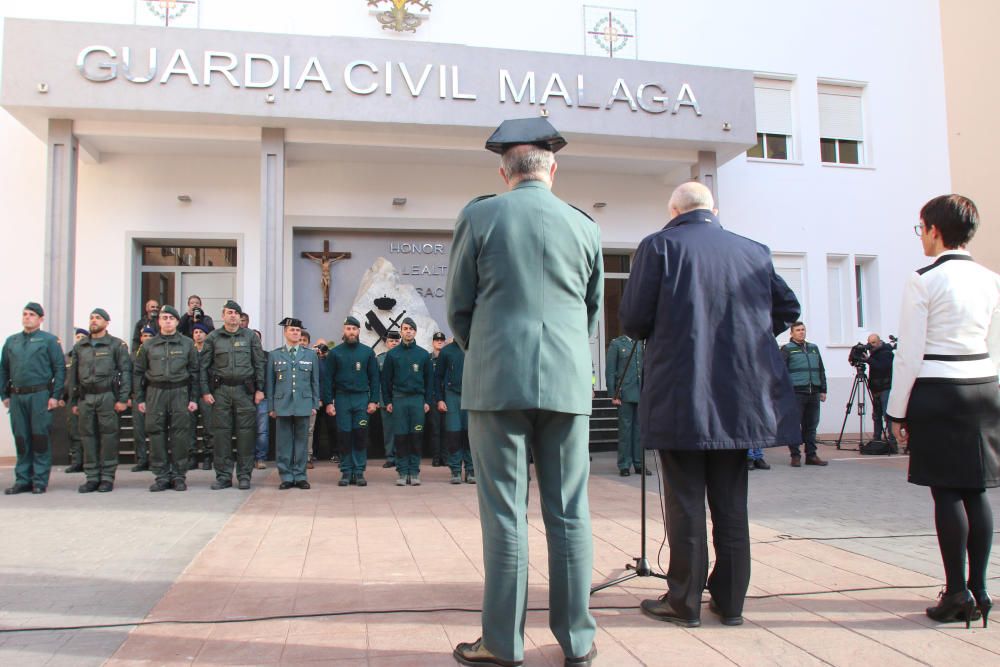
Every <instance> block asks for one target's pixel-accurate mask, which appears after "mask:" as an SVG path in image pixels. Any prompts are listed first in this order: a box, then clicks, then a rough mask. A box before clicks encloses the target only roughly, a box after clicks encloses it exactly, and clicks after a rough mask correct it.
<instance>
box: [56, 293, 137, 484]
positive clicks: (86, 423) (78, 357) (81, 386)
mask: <svg viewBox="0 0 1000 667" xmlns="http://www.w3.org/2000/svg"><path fill="white" fill-rule="evenodd" d="M110 321H111V317H110V316H109V315H108V311H106V310H104V309H103V308H95V309H94V310H93V311H92V312H91V313H90V336H89V337H87V338H84V339H82V340H80V341H77V343H76V345H74V346H73V358H74V362H73V366H72V369H71V372H70V374H69V377H68V378H67V385H68V386H69V388H70V390H69V395H70V405H71V408H70V409H71V410H72V411H73V414H75V415H77V416H78V417H79V418H80V440H81V441H82V442H83V472H84V473H85V474H86V475H87V481H86V482H84V483H83V484H81V485H80V488H79V489H78V491H79V492H80V493H92V492H94V491H99V492H101V493H107V492H108V491H111V490H112V489H113V488H114V485H115V472H116V471H117V470H118V448H119V444H120V440H119V433H118V426H119V425H118V415H120V414H121V413H122V412H124V411H125V410H126V409H127V408H128V399H129V393H130V392H131V391H132V361H131V359H129V356H128V345H126V344H125V341H123V340H121V339H120V338H115V337H114V336H112V335H111V334H109V333H108V323H109V322H110Z"/></svg>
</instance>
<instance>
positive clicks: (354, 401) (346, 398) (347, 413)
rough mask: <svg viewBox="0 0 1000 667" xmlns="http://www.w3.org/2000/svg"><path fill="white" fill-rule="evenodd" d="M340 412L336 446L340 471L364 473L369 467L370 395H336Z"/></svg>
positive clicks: (338, 414)
mask: <svg viewBox="0 0 1000 667" xmlns="http://www.w3.org/2000/svg"><path fill="white" fill-rule="evenodd" d="M333 407H334V408H335V409H336V410H337V415H336V419H337V444H338V447H339V449H340V472H342V473H344V474H345V475H356V474H359V473H363V472H364V471H365V468H367V467H368V420H369V418H370V417H371V415H369V414H368V392H367V391H345V392H337V394H336V395H335V396H334V399H333Z"/></svg>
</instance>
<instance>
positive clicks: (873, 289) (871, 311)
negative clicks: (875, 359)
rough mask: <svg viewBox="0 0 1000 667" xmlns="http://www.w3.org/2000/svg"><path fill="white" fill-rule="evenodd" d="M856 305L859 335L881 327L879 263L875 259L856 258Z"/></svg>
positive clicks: (859, 256) (866, 257)
mask: <svg viewBox="0 0 1000 667" xmlns="http://www.w3.org/2000/svg"><path fill="white" fill-rule="evenodd" d="M854 303H855V307H854V310H855V314H856V317H857V320H856V321H857V323H858V329H860V330H861V331H859V332H858V333H859V335H861V334H864V333H866V332H871V331H875V330H876V329H878V327H879V320H880V318H879V314H880V313H879V310H880V309H879V298H878V262H877V260H876V258H875V257H871V256H862V255H855V257H854Z"/></svg>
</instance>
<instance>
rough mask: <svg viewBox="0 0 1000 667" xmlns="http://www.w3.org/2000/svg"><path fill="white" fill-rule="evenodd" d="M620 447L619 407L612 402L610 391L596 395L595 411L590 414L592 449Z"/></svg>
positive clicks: (608, 449) (606, 449)
mask: <svg viewBox="0 0 1000 667" xmlns="http://www.w3.org/2000/svg"><path fill="white" fill-rule="evenodd" d="M617 449H618V408H616V407H615V406H613V405H612V404H611V397H610V396H608V392H606V391H599V392H597V394H596V395H595V396H594V411H593V412H592V413H591V415H590V451H592V452H613V451H616V450H617Z"/></svg>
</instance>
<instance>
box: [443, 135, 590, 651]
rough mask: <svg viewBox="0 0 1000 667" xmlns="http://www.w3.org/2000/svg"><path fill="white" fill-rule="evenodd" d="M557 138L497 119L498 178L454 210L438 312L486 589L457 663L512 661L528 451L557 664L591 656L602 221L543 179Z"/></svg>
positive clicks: (518, 622)
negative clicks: (491, 191) (454, 383)
mask: <svg viewBox="0 0 1000 667" xmlns="http://www.w3.org/2000/svg"><path fill="white" fill-rule="evenodd" d="M565 144H566V142H565V140H564V139H563V138H562V137H561V136H560V135H559V133H558V132H556V131H555V128H553V127H552V126H551V125H550V124H549V123H548V121H547V120H545V119H544V118H531V119H524V120H509V121H505V122H504V123H503V124H502V125H501V126H500V127H499V128H498V129H497V131H496V132H494V133H493V136H492V137H490V139H489V141H487V143H486V147H487V149H489V150H491V151H493V152H495V153H499V154H500V155H502V158H501V163H500V164H501V166H500V175H501V176H502V177H503V180H504V182H505V183H506V184H507V186H508V187H509V188H510V191H509V192H507V193H505V194H502V195H499V196H497V197H492V198H484V197H480V198H479V199H477V200H475V201H473V202H471V203H470V204H468V205H467V206H466V207H465V209H464V210H463V211H462V212H461V214H459V217H458V221H457V223H456V225H455V236H454V241H453V243H452V249H451V261H450V262H449V263H448V265H449V266H448V288H447V294H448V323H449V325H451V330H452V332H453V333H454V336H455V340H456V341H457V342H458V344H459V345H460V346H462V347H463V348H464V349H465V370H464V381H463V382H462V407H463V408H465V409H467V410H468V411H469V440H470V442H471V445H472V458H473V461H474V462H475V465H476V472H477V473H478V474H479V480H480V484H479V485H478V486H477V487H476V488H477V489H478V496H479V517H480V522H481V524H482V533H483V560H484V566H485V568H484V569H485V579H486V581H485V593H484V595H483V614H482V632H483V634H482V637H481V638H480V639H479V640H477V641H475V642H471V643H462V644H459V645H458V646H457V647H456V648H455V652H454V656H455V658H456V659H457V660H458V661H459V662H461V663H463V664H467V665H482V664H492V665H520V664H521V663H522V661H523V659H524V622H525V613H526V608H527V595H528V524H527V522H526V521H525V516H526V514H527V506H526V505H527V498H528V494H527V492H526V489H527V484H528V464H527V462H528V451H529V450H530V451H532V452H533V453H534V460H535V472H536V475H537V481H538V488H539V492H540V496H541V506H542V514H543V517H544V519H545V528H546V530H545V534H546V541H547V542H548V553H549V563H550V565H551V567H550V568H549V587H550V591H549V600H550V611H549V627H550V628H551V630H552V634H554V635H555V637H556V639H557V640H558V642H559V645H560V646H561V647H562V650H563V653H564V655H565V656H566V660H565V662H566V664H567V665H570V664H572V665H589V664H591V662H592V661H593V658H594V655H595V654H596V649H595V648H594V632H595V629H596V623H595V621H594V617H593V616H592V615H591V614H590V610H589V608H588V607H589V605H588V602H589V598H590V584H591V575H592V572H593V568H592V563H593V543H592V535H591V528H590V507H589V503H588V497H587V479H588V476H589V474H590V463H589V457H588V441H589V435H590V413H591V406H592V401H591V355H590V341H589V337H590V335H592V334H593V333H594V332H595V331H596V330H597V323H598V317H599V313H600V311H601V301H602V297H603V286H604V272H603V264H602V258H601V238H600V231H599V229H598V227H597V225H596V224H594V222H593V221H592V220H590V219H589V218H588V217H587V216H586V215H585V214H583V213H582V212H580V211H579V210H577V209H575V208H573V207H572V206H570V205H569V204H566V203H565V202H563V201H561V200H560V199H559V198H557V197H556V196H555V195H554V194H552V192H551V187H552V180H553V177H554V176H555V173H556V164H555V159H554V156H553V153H555V151H557V150H559V149H560V148H562V147H563V146H564V145H565Z"/></svg>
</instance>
